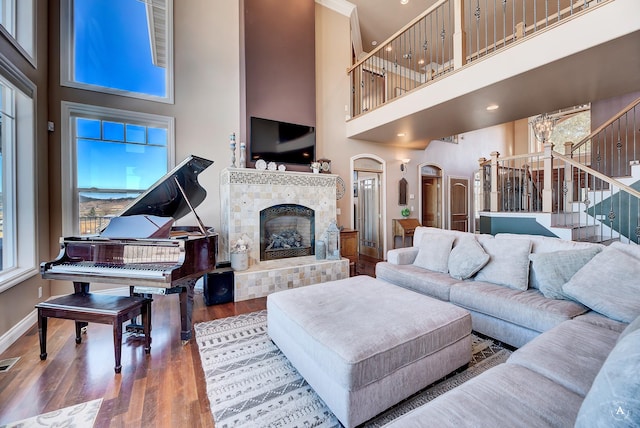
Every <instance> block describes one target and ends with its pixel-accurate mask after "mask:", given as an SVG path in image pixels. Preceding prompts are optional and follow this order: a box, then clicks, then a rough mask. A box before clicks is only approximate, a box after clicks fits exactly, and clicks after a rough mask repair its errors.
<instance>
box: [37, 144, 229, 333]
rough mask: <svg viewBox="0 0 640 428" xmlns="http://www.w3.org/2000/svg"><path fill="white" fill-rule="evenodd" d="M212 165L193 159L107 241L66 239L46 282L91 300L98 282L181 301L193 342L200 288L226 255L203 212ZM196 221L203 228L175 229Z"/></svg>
mask: <svg viewBox="0 0 640 428" xmlns="http://www.w3.org/2000/svg"><path fill="white" fill-rule="evenodd" d="M211 164H213V161H210V160H208V159H204V158H201V157H197V156H193V155H192V156H189V157H188V158H187V159H185V160H184V161H182V162H181V163H180V164H179V165H178V166H176V167H175V168H174V169H173V170H171V171H170V172H169V173H168V174H166V175H165V176H164V177H162V178H161V179H160V180H158V181H157V182H156V183H155V184H154V185H153V186H151V187H150V188H149V189H148V190H147V191H146V192H144V193H143V194H141V195H140V196H139V197H138V198H137V199H136V200H135V201H133V202H132V203H131V205H129V206H128V207H127V208H125V209H124V211H123V212H122V213H120V214H119V215H118V216H116V217H114V218H113V219H112V220H111V222H110V223H109V226H107V227H106V228H105V229H104V230H103V231H102V232H101V233H100V235H99V236H83V237H62V238H60V253H59V254H58V257H57V258H56V259H55V260H52V261H50V262H43V263H41V265H40V273H41V274H42V277H43V278H45V279H56V280H67V281H73V285H74V290H75V293H88V292H89V284H90V283H91V282H98V283H115V284H125V285H129V286H130V289H131V293H132V294H144V295H146V294H173V293H179V301H180V323H181V333H180V336H181V339H182V341H183V342H186V341H188V340H189V339H191V327H192V321H191V315H192V311H193V296H194V287H195V283H196V281H197V280H198V279H199V278H200V277H202V276H203V275H204V274H206V273H207V272H210V271H212V270H214V269H215V264H216V254H217V249H218V248H217V245H218V235H217V234H216V233H214V232H213V231H212V230H209V229H207V228H205V226H204V225H203V223H202V221H201V220H200V218H199V217H198V215H197V214H196V212H195V207H197V206H198V205H200V203H202V201H203V200H204V199H205V197H206V195H207V192H206V191H205V190H204V189H203V188H202V186H200V184H199V183H198V175H199V174H200V173H201V172H202V171H204V170H205V169H206V168H207V167H209V166H210V165H211ZM188 213H193V214H194V216H195V218H196V222H197V223H198V224H197V226H193V227H192V226H183V227H176V226H174V222H175V221H176V220H178V219H180V218H182V217H184V216H185V215H187V214H188Z"/></svg>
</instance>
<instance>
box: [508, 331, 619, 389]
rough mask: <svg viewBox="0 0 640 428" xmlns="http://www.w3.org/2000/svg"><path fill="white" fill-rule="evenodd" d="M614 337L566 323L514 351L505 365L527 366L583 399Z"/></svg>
mask: <svg viewBox="0 0 640 428" xmlns="http://www.w3.org/2000/svg"><path fill="white" fill-rule="evenodd" d="M616 337H617V335H616V334H615V333H613V332H612V331H611V330H609V329H606V328H602V327H597V326H595V325H593V324H589V323H586V322H578V321H573V320H570V321H565V322H563V323H562V324H560V325H558V326H556V327H554V328H552V329H551V330H549V331H547V332H545V333H544V334H541V335H540V336H538V337H536V338H535V339H533V340H532V341H531V342H529V343H527V344H526V345H525V346H523V347H522V348H520V349H518V350H517V351H515V352H514V353H513V354H512V355H511V357H509V360H508V361H507V363H509V364H519V365H521V366H523V367H526V368H528V369H529V370H532V371H534V372H536V373H539V374H541V375H542V376H544V377H546V378H549V379H551V380H552V381H554V382H556V383H559V384H560V385H562V386H564V387H565V388H567V389H568V390H570V391H573V392H575V393H576V394H578V395H581V396H583V397H584V396H585V395H587V392H589V388H591V384H592V383H593V380H594V379H595V377H596V375H597V374H598V371H599V370H600V367H601V366H602V364H603V363H604V360H605V359H606V358H607V355H609V352H611V350H612V349H613V347H614V346H615V344H616Z"/></svg>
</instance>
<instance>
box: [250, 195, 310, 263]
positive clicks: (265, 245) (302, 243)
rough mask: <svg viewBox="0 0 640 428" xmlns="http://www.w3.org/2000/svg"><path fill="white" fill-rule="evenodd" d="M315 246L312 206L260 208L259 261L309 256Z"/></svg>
mask: <svg viewBox="0 0 640 428" xmlns="http://www.w3.org/2000/svg"><path fill="white" fill-rule="evenodd" d="M314 248H315V214H314V211H313V210H312V209H311V208H307V207H304V206H302V205H295V204H281V205H275V206H272V207H269V208H265V209H264V210H262V211H260V260H276V259H284V258H288V257H300V256H310V255H313V254H314Z"/></svg>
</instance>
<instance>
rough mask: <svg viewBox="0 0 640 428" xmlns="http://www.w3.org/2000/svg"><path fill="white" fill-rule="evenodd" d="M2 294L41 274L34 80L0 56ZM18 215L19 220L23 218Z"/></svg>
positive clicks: (0, 239)
mask: <svg viewBox="0 0 640 428" xmlns="http://www.w3.org/2000/svg"><path fill="white" fill-rule="evenodd" d="M0 69H2V70H4V71H3V73H6V74H0V191H1V192H2V195H1V196H0V292H1V291H3V290H5V289H7V288H8V287H11V286H13V285H14V284H16V283H18V282H20V281H22V280H24V279H25V278H24V277H25V275H32V274H35V273H37V263H36V256H35V254H36V239H35V236H36V235H35V234H36V232H35V231H36V226H35V194H36V188H35V177H36V170H35V166H34V164H35V158H34V150H35V137H34V135H35V134H34V120H33V118H34V101H33V93H34V90H35V89H34V88H33V84H32V83H31V82H29V81H28V80H27V79H26V77H24V76H22V75H21V74H18V72H17V71H14V72H12V71H8V70H9V68H8V67H7V65H6V62H5V60H4V58H3V57H0ZM18 219H19V221H18Z"/></svg>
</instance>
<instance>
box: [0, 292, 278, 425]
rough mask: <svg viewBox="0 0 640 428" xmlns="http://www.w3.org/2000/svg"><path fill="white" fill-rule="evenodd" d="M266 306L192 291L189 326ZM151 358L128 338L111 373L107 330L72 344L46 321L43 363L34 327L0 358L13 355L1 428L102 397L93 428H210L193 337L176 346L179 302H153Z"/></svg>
mask: <svg viewBox="0 0 640 428" xmlns="http://www.w3.org/2000/svg"><path fill="white" fill-rule="evenodd" d="M265 308H266V298H260V299H254V300H248V301H244V302H237V303H227V304H222V305H213V306H206V305H205V304H204V301H203V297H202V290H197V289H196V296H195V305H194V311H193V322H194V323H197V322H202V321H207V320H212V319H216V318H224V317H228V316H232V315H238V314H242V313H248V312H253V311H257V310H261V309H265ZM151 337H152V343H151V354H150V355H145V353H144V348H143V341H142V340H140V339H139V338H136V337H134V336H131V335H127V336H126V337H125V338H124V343H123V345H122V373H121V374H118V375H116V374H115V373H114V370H113V366H114V356H113V330H112V327H111V326H110V325H104V324H89V326H88V330H87V333H86V334H85V335H83V338H82V343H81V344H79V345H76V343H75V330H74V324H73V321H69V320H60V319H53V318H51V319H49V323H48V335H47V353H48V357H47V360H46V361H40V348H39V341H38V328H37V326H36V325H34V326H33V327H32V328H31V329H30V330H29V331H28V332H27V333H26V334H25V335H24V336H22V337H21V338H20V339H19V340H17V341H16V342H15V343H14V344H13V345H12V346H11V347H10V348H9V349H7V350H6V351H5V352H4V353H2V354H1V355H0V360H3V359H6V358H14V357H20V359H19V360H18V362H17V363H16V364H15V365H14V366H13V367H12V368H11V369H10V370H8V371H7V372H3V373H0V425H3V424H6V423H9V422H13V421H17V420H20V419H24V418H27V417H31V416H35V415H38V414H41V413H46V412H50V411H54V410H58V409H61V408H64V407H67V406H71V405H74V404H79V403H82V402H86V401H90V400H95V399H98V398H102V399H103V402H102V406H101V408H100V412H99V413H98V417H97V421H96V425H95V426H96V427H140V426H145V427H151V426H153V427H213V426H214V424H213V419H212V417H211V413H210V411H209V401H208V398H207V393H206V387H205V383H204V373H203V371H202V366H201V364H200V355H199V353H198V346H197V343H196V341H195V339H191V340H190V341H189V343H187V344H186V345H182V343H181V341H180V311H179V307H178V296H177V295H169V296H154V301H153V304H152V332H151Z"/></svg>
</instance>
